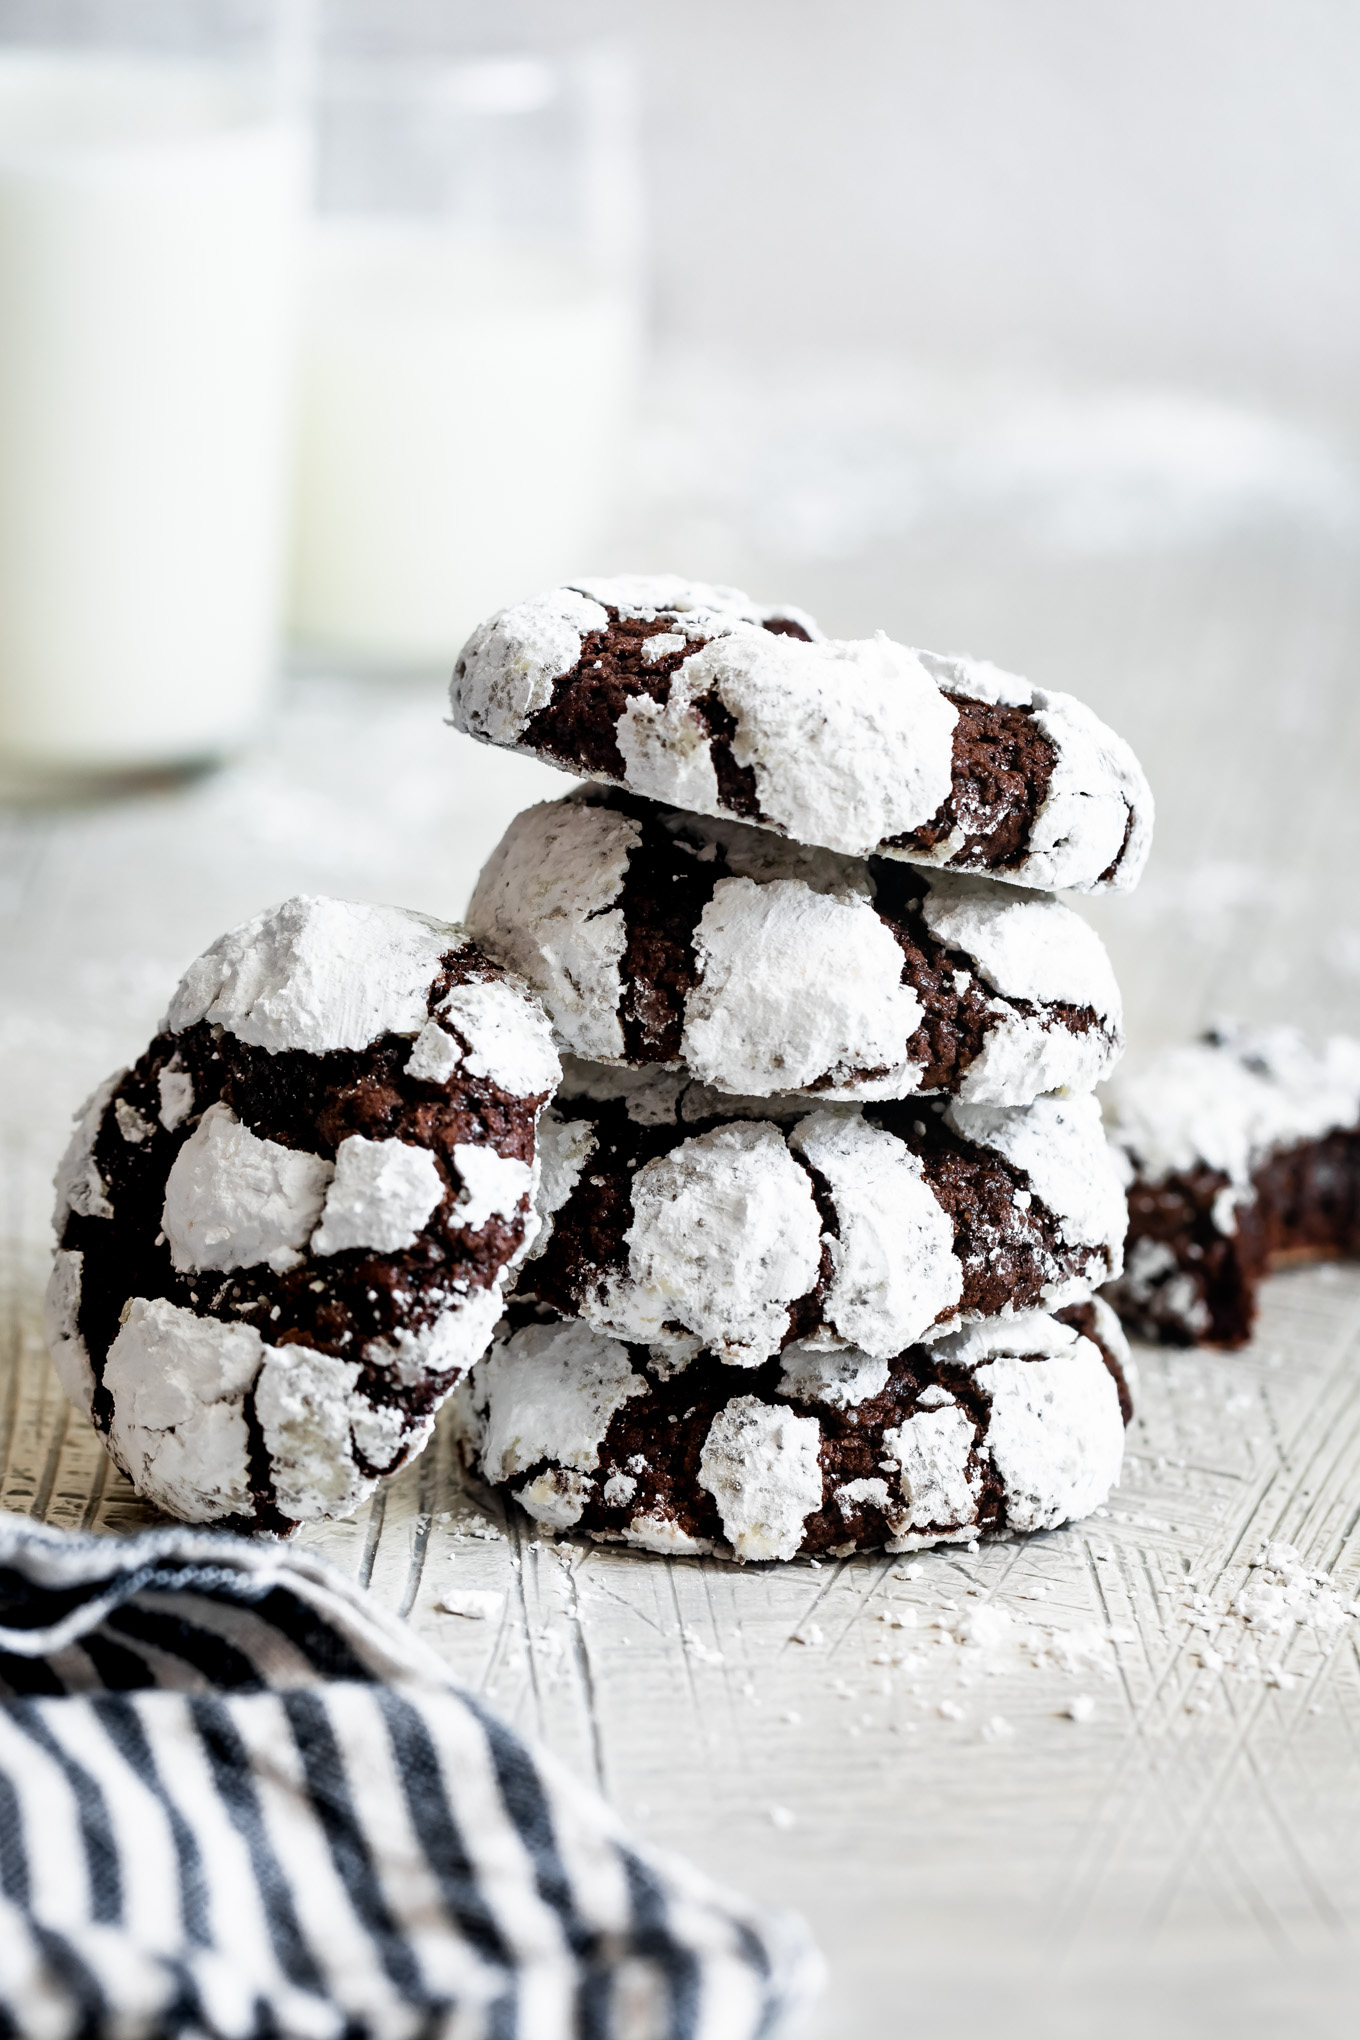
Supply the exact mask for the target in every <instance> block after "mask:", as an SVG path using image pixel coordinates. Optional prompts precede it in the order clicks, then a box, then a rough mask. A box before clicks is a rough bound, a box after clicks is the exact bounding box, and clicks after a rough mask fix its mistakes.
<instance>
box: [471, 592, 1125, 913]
mask: <svg viewBox="0 0 1360 2040" xmlns="http://www.w3.org/2000/svg"><path fill="white" fill-rule="evenodd" d="M450 701H451V708H452V715H451V720H452V722H453V724H454V727H455V728H456V729H460V730H463V731H465V732H466V733H467V734H468V735H469V736H473V737H477V738H479V739H480V740H481V741H482V742H484V743H488V744H500V745H504V746H507V747H508V748H510V749H512V750H518V751H527V752H531V753H533V754H534V755H535V756H538V757H541V758H543V759H545V760H546V761H547V762H548V763H549V764H552V765H559V766H561V767H562V768H563V769H564V770H565V771H568V772H572V773H575V774H577V775H579V776H581V777H584V778H587V779H598V780H607V781H612V782H614V783H615V784H617V785H619V786H623V787H626V788H627V789H628V790H629V791H631V792H633V793H636V794H640V795H642V796H643V797H645V798H647V799H650V800H658V801H665V802H668V803H670V804H673V805H674V806H676V807H681V808H687V809H689V810H691V811H692V812H693V813H695V814H701V815H711V816H735V817H736V818H737V819H738V820H741V821H746V822H752V823H755V824H757V825H759V826H760V827H761V828H765V829H772V830H774V831H775V832H776V833H777V834H779V835H783V836H788V837H791V838H792V839H793V840H794V841H796V842H800V843H806V844H812V845H816V846H817V847H819V848H822V849H826V850H835V851H839V852H840V853H841V854H842V855H844V856H848V857H867V856H870V855H874V854H876V855H879V856H882V857H888V858H899V859H903V860H905V861H906V862H907V863H910V864H925V865H937V866H943V867H948V868H949V869H951V870H956V871H985V872H993V873H998V874H1000V875H1001V876H1003V877H1005V878H1008V879H1010V880H1012V881H1013V882H1014V883H1015V884H1017V885H1026V886H1039V887H1044V888H1048V889H1052V890H1061V889H1062V888H1064V887H1071V888H1073V889H1075V890H1076V891H1079V892H1095V891H1099V890H1102V889H1104V888H1113V889H1115V890H1119V891H1125V890H1128V889H1129V888H1130V887H1132V886H1134V885H1136V884H1137V882H1138V878H1139V875H1140V873H1141V871H1142V868H1143V865H1144V863H1145V861H1146V858H1147V852H1148V848H1149V845H1150V842H1151V835H1152V797H1151V794H1150V793H1149V791H1148V785H1147V780H1146V779H1145V777H1144V775H1143V772H1142V768H1141V767H1140V766H1139V764H1138V761H1137V759H1136V758H1135V757H1134V755H1133V753H1132V751H1131V750H1130V749H1129V747H1128V745H1127V744H1126V743H1125V742H1124V741H1123V739H1122V738H1120V737H1118V736H1116V735H1115V733H1114V732H1113V731H1112V730H1110V729H1108V728H1107V727H1106V726H1105V724H1104V723H1102V722H1101V721H1100V720H1099V718H1098V717H1097V716H1095V715H1093V714H1092V712H1091V710H1090V709H1088V708H1087V707H1086V706H1085V705H1084V704H1083V703H1082V702H1080V701H1077V700H1076V699H1075V698H1074V697H1073V696H1072V695H1070V694H1053V693H1046V692H1044V691H1043V690H1042V689H1040V688H1037V687H1031V686H1030V685H1029V683H1028V682H1027V681H1024V680H1019V679H1017V678H1015V676H1014V675H1012V674H1009V673H1003V672H1001V671H1000V669H999V668H997V667H995V666H991V665H988V664H987V663H986V662H985V661H979V660H973V659H963V658H942V657H940V656H938V655H937V654H935V653H932V652H919V651H909V650H908V649H907V648H906V647H905V646H904V645H899V644H894V643H893V642H892V641H891V639H889V638H887V637H885V636H884V635H883V634H882V633H881V632H880V633H879V634H878V636H876V637H873V638H864V639H856V640H847V641H837V640H834V639H827V638H823V637H822V636H821V634H820V632H818V630H817V628H816V626H815V625H814V624H813V623H812V621H811V619H810V618H808V617H806V616H804V615H802V614H801V613H800V612H798V611H796V610H792V609H787V608H784V609H777V608H776V609H769V608H762V607H761V606H759V605H757V604H753V603H752V602H751V601H750V599H749V598H748V597H747V596H745V595H743V594H742V593H741V592H740V591H739V590H737V589H734V588H710V587H704V586H699V585H689V584H687V583H685V582H684V581H681V580H679V579H677V578H676V577H674V576H669V575H662V576H657V577H655V578H648V577H645V576H631V577H624V578H621V579H618V580H600V581H594V580H592V581H581V582H578V583H576V584H575V585H574V586H572V587H569V588H555V589H552V590H551V591H550V592H549V593H548V594H546V595H540V596H538V597H536V598H535V599H534V600H532V601H529V602H521V603H517V604H516V605H515V606H514V607H513V608H510V609H503V610H501V611H500V612H499V613H498V614H497V615H495V616H493V617H491V618H490V619H489V620H488V621H487V622H486V623H484V624H482V625H481V626H480V627H479V628H478V629H477V630H476V631H474V632H473V634H472V637H471V638H470V639H469V641H468V643H467V644H466V645H465V646H464V648H463V651H462V653H461V654H460V656H459V659H458V663H457V666H456V668H455V670H454V677H453V684H452V688H451V693H450Z"/></svg>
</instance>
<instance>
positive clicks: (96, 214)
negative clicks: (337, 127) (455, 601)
mask: <svg viewBox="0 0 1360 2040" xmlns="http://www.w3.org/2000/svg"><path fill="white" fill-rule="evenodd" d="M307 46H308V22H307V16H306V11H305V8H304V6H303V5H302V4H301V0H297V4H293V0H78V4H77V0H41V4H40V5H35V4H31V0H30V4H22V0H0V771H3V774H4V777H5V779H6V780H7V781H8V782H11V783H13V782H15V781H18V782H23V783H39V784H41V783H44V782H46V781H51V780H64V779H67V778H72V777H74V778H76V779H82V778H85V779H88V778H90V777H92V776H98V775H103V774H118V773H122V772H128V771H135V770H141V769H144V768H148V767H152V768H163V767H167V766H185V765H193V764H196V763H198V762H199V761H202V760H206V759H210V758H213V757H216V756H218V755H220V754H221V753H222V752H224V751H226V750H229V749H230V748H231V747H233V746H234V745H236V744H237V743H239V742H240V741H241V739H242V738H243V737H244V736H245V735H246V734H247V732H248V731H249V729H250V728H251V726H252V724H253V723H254V722H255V720H256V718H257V716H258V713H259V710H260V707H261V705H262V702H263V699H264V697H265V694H266V691H267V689H268V686H269V683H270V680H271V678H272V676H273V673H274V671H275V668H276V666H277V663H278V661H277V643H278V635H279V613H280V607H281V593H282V565H283V560H284V557H285V520H286V510H287V500H288V492H287V480H288V461H289V457H290V452H291V398H292V389H293V371H294V365H295V354H296V311H297V298H298V278H299V273H300V256H299V249H300V241H301V230H302V223H303V219H304V216H305V200H306V164H307V148H306V144H305V139H304V134H305V129H304V103H303V102H304V72H305V58H306V50H307Z"/></svg>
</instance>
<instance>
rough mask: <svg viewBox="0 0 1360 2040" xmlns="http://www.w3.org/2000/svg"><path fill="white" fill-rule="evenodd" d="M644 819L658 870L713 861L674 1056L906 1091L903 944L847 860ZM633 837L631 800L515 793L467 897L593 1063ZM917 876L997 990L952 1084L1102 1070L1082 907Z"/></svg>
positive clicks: (758, 838)
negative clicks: (1074, 1013)
mask: <svg viewBox="0 0 1360 2040" xmlns="http://www.w3.org/2000/svg"><path fill="white" fill-rule="evenodd" d="M658 820H659V822H660V823H661V825H662V827H663V828H665V829H666V830H667V831H668V833H669V834H671V835H672V836H673V837H675V838H676V845H675V848H674V850H673V851H670V852H669V856H670V857H671V858H672V859H673V861H674V868H675V869H677V870H683V869H684V868H685V867H686V865H687V864H688V863H689V861H690V859H691V858H693V860H694V861H695V862H696V863H697V864H698V865H699V866H700V867H701V868H702V866H703V865H704V864H705V863H709V864H712V863H714V861H715V859H716V857H717V854H718V853H719V852H721V855H722V857H723V859H724V860H725V862H726V864H727V865H728V867H729V869H730V871H731V873H732V875H731V876H728V877H723V878H721V879H719V880H718V882H717V884H716V886H715V888H714V892H713V897H712V899H711V900H710V901H709V902H708V903H707V904H706V905H705V907H704V908H703V910H702V912H701V914H700V916H699V918H698V921H697V923H696V924H695V926H694V930H693V944H694V956H695V963H696V968H697V973H698V975H697V982H696V984H695V985H694V987H693V988H692V989H691V990H690V992H689V993H688V995H687V997H686V1000H685V1005H684V1013H683V1030H682V1036H681V1044H680V1046H681V1053H682V1056H683V1060H684V1064H685V1067H686V1068H687V1070H688V1071H689V1072H690V1073H691V1074H692V1075H693V1076H694V1077H695V1078H696V1079H697V1080H698V1081H699V1082H701V1083H704V1084H708V1085H712V1086H713V1087H714V1088H715V1089H717V1090H720V1091H725V1092H729V1093H732V1094H734V1095H738V1096H744V1097H748V1098H762V1097H763V1098H771V1097H775V1096H782V1095H786V1094H788V1093H790V1092H794V1091H797V1090H800V1089H810V1088H811V1087H812V1086H813V1085H816V1087H817V1095H818V1096H819V1097H823V1098H832V1099H855V1100H867V1099H876V1098H902V1097H907V1096H909V1095H910V1094H911V1093H912V1092H913V1091H915V1090H916V1089H917V1088H918V1087H919V1085H920V1080H921V1065H920V1064H919V1063H917V1062H914V1061H913V1060H912V1059H911V1058H910V1056H909V1055H908V1053H907V1044H908V1042H909V1041H910V1040H911V1038H912V1036H913V1035H914V1034H915V1032H916V1030H917V1028H918V1027H919V1025H920V1022H921V1019H922V1016H923V1008H922V1005H921V1001H920V999H919V998H918V996H917V994H916V993H915V992H914V991H913V990H912V988H911V986H910V985H909V984H904V983H903V970H904V957H903V952H902V949H901V947H900V946H899V944H898V942H897V939H896V937H895V936H894V935H893V933H892V931H891V929H890V928H889V927H888V925H887V923H886V922H885V921H884V920H883V919H882V918H881V916H880V915H879V913H878V912H877V911H876V910H875V908H874V905H873V885H872V881H871V879H870V875H869V868H868V866H867V864H866V863H865V861H864V860H863V859H862V858H855V857H841V856H838V855H837V854H836V853H835V852H834V851H830V850H823V849H809V848H807V847H805V846H803V845H801V844H796V843H791V842H789V841H788V840H787V839H785V838H782V837H779V836H776V835H773V834H771V833H770V832H769V831H768V830H762V829H755V828H750V827H748V826H747V825H745V824H744V823H741V822H733V821H724V820H713V819H705V818H701V817H699V816H695V815H686V814H681V813H679V812H678V811H676V810H675V809H672V808H666V809H662V810H660V811H659V812H658ZM641 834H642V831H641V829H640V827H639V825H638V823H637V822H636V821H635V820H634V819H633V818H632V817H631V816H628V815H624V814H620V813H617V812H615V811H614V810H613V809H611V808H609V807H600V806H596V805H594V804H593V802H592V801H591V800H590V799H588V798H585V797H583V796H582V794H580V793H578V794H573V795H570V796H568V797H567V798H566V799H565V800H561V801H554V802H548V803H545V804H543V805H542V806H539V807H536V808H529V809H527V810H526V811H525V812H524V813H523V814H521V815H518V816H516V818H515V820H514V821H513V822H512V823H511V824H510V827H509V828H508V830H507V831H506V833H505V835H504V837H503V838H502V840H501V842H500V844H499V846H498V847H497V849H496V850H495V851H494V852H493V853H492V856H491V858H490V860H489V861H488V863H487V865H486V867H485V869H484V871H483V873H482V876H481V878H480V880H479V881H478V885H477V889H476V892H475V893H474V895H473V900H472V905H471V907H470V908H469V915H468V918H469V923H470V926H471V928H472V931H473V933H474V934H475V935H476V937H477V939H478V940H479V941H480V942H481V943H482V944H483V946H484V947H485V948H486V949H487V950H488V952H489V953H490V954H491V955H493V956H495V957H496V958H497V959H498V961H500V962H501V963H504V964H506V965H507V966H509V967H510V968H512V969H514V970H516V971H518V972H519V973H520V974H521V975H522V976H524V977H525V978H527V979H528V981H529V982H530V984H531V985H532V986H533V987H534V989H535V990H536V991H537V992H538V993H539V994H540V995H541V997H542V998H543V1000H544V1003H545V1004H546V1006H547V1007H548V1011H549V1014H550V1016H551V1018H552V1020H553V1023H554V1026H555V1029H556V1033H557V1038H558V1040H559V1041H560V1042H561V1043H562V1044H563V1045H564V1046H565V1047H566V1048H567V1049H568V1050H570V1051H571V1052H572V1053H573V1054H576V1055H581V1056H587V1057H589V1058H591V1059H592V1060H594V1061H606V1062H608V1061H618V1060H620V1059H621V1058H622V1057H623V1055H624V1039H623V1029H622V1026H621V1024H620V1019H619V1004H620V998H621V994H622V983H621V974H620V963H621V958H622V955H623V952H624V948H625V944H626V939H627V928H626V926H625V920H624V911H623V907H622V904H621V902H622V895H623V888H624V881H625V877H626V873H627V869H628V861H629V856H630V853H631V852H632V851H633V850H634V848H635V847H636V845H637V843H638V842H639V840H640V838H641ZM669 869H670V867H668V866H666V865H662V866H661V867H660V869H659V873H658V875H657V877H656V879H655V883H656V884H657V885H660V886H662V887H663V888H664V887H666V886H667V885H669V884H670V883H671V882H672V881H671V879H670V876H669ZM922 877H923V879H924V880H925V884H926V888H927V890H926V897H925V900H924V904H923V915H924V918H925V921H926V924H927V926H928V928H929V929H930V930H931V931H932V932H933V933H934V934H935V935H936V936H937V937H938V939H939V940H940V941H942V942H944V943H946V944H948V945H949V946H950V948H951V949H953V950H954V951H955V952H956V953H957V954H958V957H959V969H960V971H962V973H963V975H964V978H965V979H966V980H967V981H968V983H969V984H970V985H971V986H972V987H973V989H975V990H978V991H980V992H981V993H982V994H983V996H984V997H989V995H994V994H1000V995H1002V996H1000V997H998V996H990V1000H989V1003H990V1016H991V1017H990V1019H989V1022H988V1029H987V1032H986V1034H985V1036H984V1045H983V1049H982V1052H981V1054H980V1055H979V1056H978V1057H977V1058H976V1059H975V1061H974V1062H973V1064H972V1065H971V1066H970V1068H969V1069H968V1071H967V1072H966V1074H965V1077H964V1080H963V1083H962V1085H961V1087H960V1092H961V1095H962V1096H963V1097H965V1098H971V1099H974V1100H976V1101H977V1102H979V1103H985V1104H1006V1105H1010V1104H1025V1103H1027V1102H1028V1100H1029V1099H1030V1098H1033V1097H1037V1096H1039V1095H1041V1094H1042V1093H1043V1092H1044V1091H1047V1090H1057V1089H1060V1088H1067V1089H1074V1090H1082V1089H1089V1088H1090V1087H1091V1086H1092V1085H1093V1084H1094V1083H1096V1082H1098V1081H1099V1080H1100V1079H1101V1078H1102V1077H1103V1076H1105V1075H1106V1074H1107V1072H1108V1070H1109V1068H1110V1066H1111V1064H1112V1062H1113V1060H1114V1058H1115V1056H1116V1054H1117V1053H1118V1049H1119V1046H1120V1042H1119V1027H1120V1002H1119V992H1118V987H1117V986H1116V984H1115V981H1114V974H1113V972H1112V971H1111V969H1110V965H1109V961H1108V958H1107V957H1106V955H1105V951H1104V949H1103V947H1102V945H1101V943H1100V940H1099V938H1098V936H1097V935H1096V934H1095V932H1094V931H1093V930H1092V929H1091V928H1090V927H1089V926H1088V925H1087V924H1086V922H1084V921H1083V920H1082V919H1081V918H1080V916H1079V915H1078V914H1076V913H1075V912H1074V911H1073V909H1072V908H1071V907H1069V906H1066V905H1065V904H1064V903H1063V902H1062V901H1060V900H1056V899H1052V898H1048V897H1045V896H1043V895H1040V894H1035V893H1034V892H1027V891H1025V890H1023V889H1021V888H1018V887H1015V886H1009V885H1001V884H998V883H997V882H996V881H995V880H987V879H977V878H973V877H969V876H959V875H956V874H954V873H950V872H931V873H930V874H929V875H927V874H925V873H923V874H922ZM1010 998H1014V999H1021V1000H1024V1001H1027V1002H1032V1003H1034V1004H1037V1005H1039V1006H1040V1007H1041V1008H1042V1007H1043V1006H1045V1005H1046V1004H1049V1003H1052V1002H1065V1003H1067V1004H1070V1005H1074V1006H1083V1007H1088V1008H1091V1009H1093V1010H1094V1011H1095V1012H1096V1014H1097V1015H1098V1016H1099V1017H1100V1019H1101V1021H1102V1026H1101V1027H1091V1028H1087V1029H1086V1030H1085V1031H1083V1032H1077V1031H1074V1030H1073V1029H1071V1028H1069V1027H1067V1026H1066V1025H1064V1024H1063V1022H1062V1021H1061V1020H1060V1019H1055V1020H1053V1021H1052V1024H1049V1021H1048V1019H1047V1018H1046V1015H1045V1013H1044V1012H1043V1011H1042V1010H1041V1011H1039V1012H1035V1013H1031V1012H1025V1013H1021V1012H1018V1011H1016V1010H1015V1009H1014V1008H1013V1007H1011V1006H1009V1005H1007V1004H1006V1003H1005V1001H1006V1000H1007V999H1010ZM870 1073H871V1074H870Z"/></svg>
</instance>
